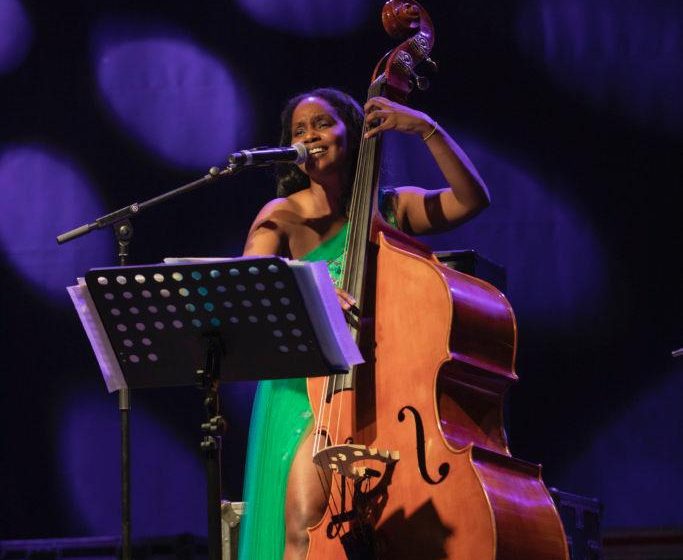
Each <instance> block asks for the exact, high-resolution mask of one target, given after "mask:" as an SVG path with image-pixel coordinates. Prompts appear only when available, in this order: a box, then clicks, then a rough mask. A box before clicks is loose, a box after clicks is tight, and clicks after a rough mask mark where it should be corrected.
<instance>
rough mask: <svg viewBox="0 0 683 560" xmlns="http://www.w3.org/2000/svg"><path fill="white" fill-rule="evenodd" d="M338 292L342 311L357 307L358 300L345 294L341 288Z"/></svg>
mask: <svg viewBox="0 0 683 560" xmlns="http://www.w3.org/2000/svg"><path fill="white" fill-rule="evenodd" d="M336 290H337V299H338V300H339V304H340V305H341V306H342V309H344V310H345V311H348V310H349V309H351V308H352V307H353V306H354V305H356V300H355V298H354V297H353V296H352V295H351V294H349V293H347V292H345V291H344V290H342V289H341V288H336Z"/></svg>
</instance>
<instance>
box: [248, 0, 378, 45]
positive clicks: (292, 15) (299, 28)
mask: <svg viewBox="0 0 683 560" xmlns="http://www.w3.org/2000/svg"><path fill="white" fill-rule="evenodd" d="M238 4H239V5H240V6H241V7H242V8H243V9H244V10H245V11H246V12H247V13H248V14H249V15H250V16H251V17H253V18H254V19H255V20H256V21H258V22H259V23H260V24H261V25H265V26H267V27H271V28H275V29H279V30H280V31H285V32H288V33H295V34H303V35H306V36H308V37H334V36H338V35H342V34H345V33H349V32H351V31H353V30H354V29H356V28H357V27H358V26H359V25H360V24H361V23H363V22H364V21H365V19H366V17H367V16H368V13H369V12H370V10H372V9H375V7H376V4H374V3H373V2H368V0H344V1H343V2H339V1H338V0H317V1H316V2H309V1H308V0H288V1H287V2H282V1H277V0H238Z"/></svg>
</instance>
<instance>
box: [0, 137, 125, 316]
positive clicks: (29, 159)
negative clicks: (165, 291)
mask: <svg viewBox="0 0 683 560" xmlns="http://www.w3.org/2000/svg"><path fill="white" fill-rule="evenodd" d="M0 207H2V209H3V219H2V220H0V248H1V249H2V251H3V252H4V253H5V254H6V255H7V257H8V259H9V261H10V262H11V263H12V264H13V265H14V267H15V268H16V269H17V270H18V271H19V272H20V273H21V274H22V275H23V276H24V277H25V278H26V279H27V280H28V281H29V282H30V284H31V285H32V286H34V287H35V288H37V290H36V291H37V293H39V294H40V295H47V296H49V297H52V298H56V299H59V300H60V301H61V302H63V303H68V302H69V298H68V295H67V293H66V290H65V287H66V286H67V285H72V284H74V283H75V281H76V277H77V276H83V274H84V273H85V272H86V271H88V270H89V269H90V268H93V267H97V266H105V265H107V264H111V263H112V261H113V260H114V255H115V252H114V249H115V247H114V244H113V241H112V239H111V236H107V235H104V234H103V232H94V233H91V234H90V235H87V236H85V237H82V238H80V239H76V240H74V241H71V242H70V243H67V244H65V245H62V246H59V245H57V242H56V240H55V237H56V236H57V235H58V234H60V233H64V232H65V231H68V230H70V229H73V228H75V227H77V226H80V225H82V224H84V223H87V222H92V221H93V220H94V219H95V218H97V217H98V216H101V215H102V214H103V213H104V212H103V210H102V204H101V203H100V200H99V197H98V196H97V194H96V193H95V191H94V189H93V188H92V186H91V185H90V184H89V182H88V180H87V178H86V177H85V174H84V173H83V172H82V171H80V170H79V169H78V166H77V164H76V163H75V162H74V161H72V160H71V159H69V158H68V157H66V156H64V155H62V154H60V153H58V152H56V151H55V150H52V149H50V148H48V147H46V146H38V145H15V146H8V147H6V148H4V149H0ZM110 245H111V246H110Z"/></svg>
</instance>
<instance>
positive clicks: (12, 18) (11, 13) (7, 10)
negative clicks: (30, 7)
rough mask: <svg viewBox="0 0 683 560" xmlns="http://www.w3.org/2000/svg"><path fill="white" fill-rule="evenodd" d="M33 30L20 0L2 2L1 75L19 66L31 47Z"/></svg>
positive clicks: (0, 18)
mask: <svg viewBox="0 0 683 560" xmlns="http://www.w3.org/2000/svg"><path fill="white" fill-rule="evenodd" d="M32 38H33V30H32V28H31V23H30V21H29V19H28V16H27V15H26V12H25V11H24V8H23V6H22V5H21V3H20V2H19V1H18V0H0V74H4V73H7V72H10V71H12V70H14V69H15V68H16V67H17V66H19V65H20V64H21V63H22V62H23V60H24V58H25V57H26V54H27V53H28V51H29V47H30V46H31V40H32Z"/></svg>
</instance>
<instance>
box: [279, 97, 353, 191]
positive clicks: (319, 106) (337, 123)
mask: <svg viewBox="0 0 683 560" xmlns="http://www.w3.org/2000/svg"><path fill="white" fill-rule="evenodd" d="M296 142H301V143H303V144H304V145H305V146H306V149H307V150H308V159H307V160H306V162H305V163H303V164H301V165H300V166H299V167H300V169H301V170H302V171H303V172H304V173H306V174H307V175H309V176H310V177H311V178H312V179H317V178H318V177H320V178H324V177H326V176H329V175H331V174H335V173H337V174H339V173H341V172H342V170H343V169H344V161H345V159H346V126H345V125H344V122H343V121H342V120H341V118H339V115H337V112H336V111H335V110H334V108H333V107H332V106H331V105H330V104H329V103H328V102H327V101H325V100H324V99H322V98H320V97H307V98H306V99H304V100H303V101H301V102H300V103H299V104H298V105H297V106H296V107H295V108H294V112H293V113H292V144H294V143H296Z"/></svg>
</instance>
